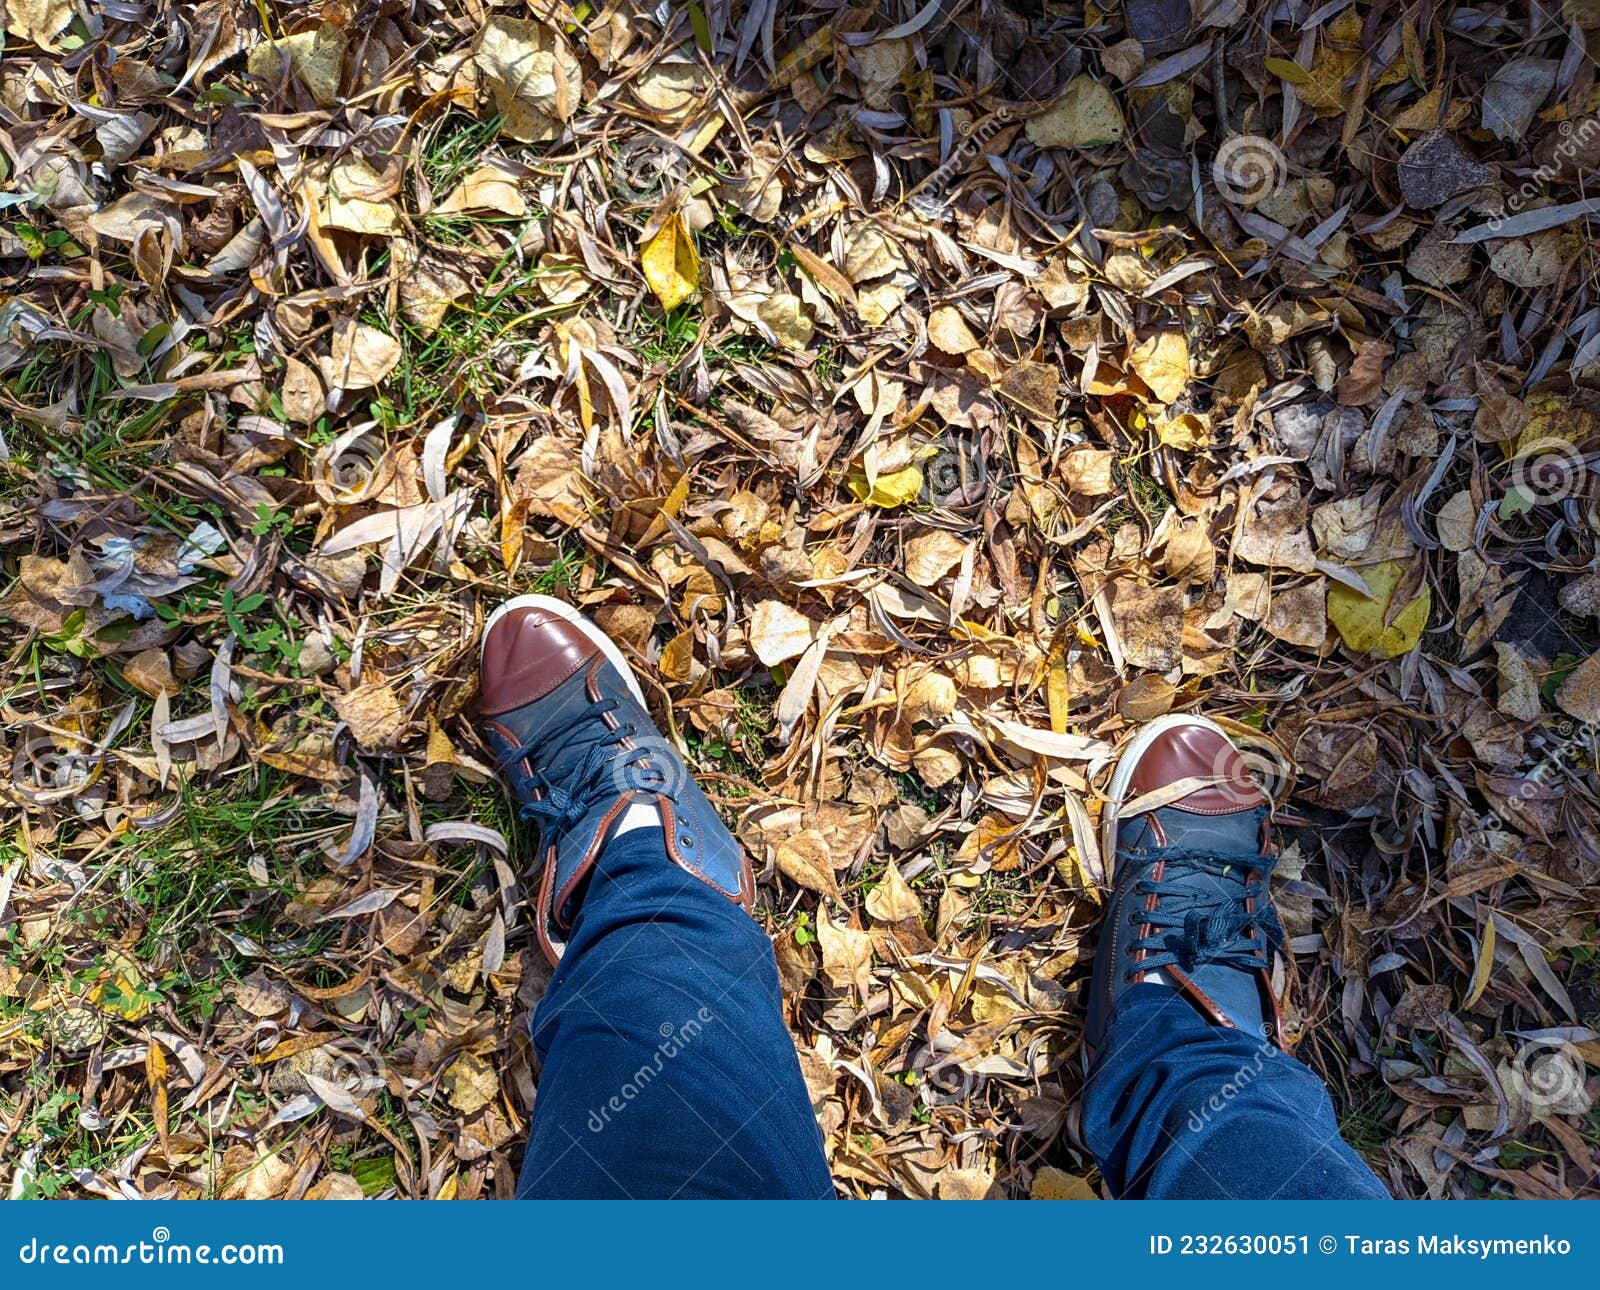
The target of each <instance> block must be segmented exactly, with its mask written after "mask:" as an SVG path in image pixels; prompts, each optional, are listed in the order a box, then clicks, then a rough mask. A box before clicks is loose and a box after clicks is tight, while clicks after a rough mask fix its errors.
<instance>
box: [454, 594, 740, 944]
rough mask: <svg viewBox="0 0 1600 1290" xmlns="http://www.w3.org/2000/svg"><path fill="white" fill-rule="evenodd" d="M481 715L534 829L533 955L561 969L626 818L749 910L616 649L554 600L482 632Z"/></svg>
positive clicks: (723, 843)
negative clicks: (654, 820) (640, 814)
mask: <svg viewBox="0 0 1600 1290" xmlns="http://www.w3.org/2000/svg"><path fill="white" fill-rule="evenodd" d="M478 712H479V720H480V725H481V728H482V730H483V735H484V739H485V742H486V743H487V744H488V746H489V748H490V751H491V752H492V753H493V754H494V756H495V758H496V760H497V761H498V763H499V768H500V770H501V772H502V774H503V775H504V777H505V782H506V787H507V788H508V789H509V791H510V793H511V795H512V797H513V798H514V799H515V801H516V803H517V806H518V810H519V812H520V814H521V815H522V816H523V818H524V819H529V820H532V821H534V822H535V823H536V824H537V825H538V826H539V844H538V845H539V854H540V862H541V865H542V874H541V877H540V882H539V894H538V901H537V910H538V913H537V918H536V923H537V932H538V936H539V942H540V945H541V946H542V947H543V949H544V951H545V954H546V956H547V957H548V958H549V959H550V961H551V962H552V963H555V962H556V961H558V960H559V959H560V957H561V952H562V950H563V949H564V948H565V946H566V942H567V940H568V939H569V937H570V934H571V931H572V925H573V920H574V919H575V917H576V916H577V911H578V907H579V905H580V904H581V903H582V900H583V894H584V892H585V891H586V890H587V887H588V884H589V883H590V882H592V881H593V880H594V878H595V876H596V875H597V874H598V873H601V872H603V871H604V853H605V846H606V843H607V842H608V841H609V840H610V839H611V837H612V836H613V835H614V834H615V833H616V831H617V830H618V827H619V825H622V824H623V817H624V815H625V814H627V813H628V808H629V807H631V806H634V805H643V806H646V807H650V808H653V809H654V811H655V813H656V815H657V816H658V817H659V820H660V824H661V828H662V831H663V835H664V837H665V842H666V851H667V857H668V859H670V860H671V861H672V863H673V864H675V865H677V866H678V867H679V868H681V869H682V870H684V872H685V873H686V874H689V875H692V876H693V877H694V878H696V879H698V880H699V881H701V882H704V883H706V884H707V885H709V886H711V887H713V888H715V889H716V890H718V891H720V892H721V893H722V894H723V895H725V896H726V897H728V899H729V900H732V901H734V902H735V903H737V904H740V905H743V906H744V907H745V908H746V909H749V908H750V907H751V905H752V903H753V901H754V896H755V881H754V877H753V875H752V872H751V869H750V863H749V861H748V860H747V859H746V857H745V854H744V851H743V850H742V848H741V847H740V846H739V844H738V842H737V841H735V840H734V838H733V836H732V834H730V833H729V832H728V830H727V827H726V826H725V825H724V824H723V823H722V820H721V819H720V818H719V817H718V815H717V813H716V810H715V808H714V807H712V805H711V803H710V802H709V801H708V800H707V799H706V797H705V795H704V794H703V793H702V792H701V791H700V789H699V787H698V786H697V785H696V784H695V782H694V780H693V779H692V778H691V777H690V775H689V772H688V768H687V767H685V766H684V764H683V759H682V757H680V756H679V755H678V750H677V749H676V748H674V747H673V745H672V743H671V742H670V741H669V740H667V739H666V738H664V737H663V736H662V734H661V732H660V731H659V730H657V729H656V727H655V725H654V723H653V722H652V721H651V720H650V714H649V712H648V711H647V709H646V707H645V702H644V693H643V691H642V690H641V689H640V688H639V681H638V678H637V677H635V676H634V673H633V669H632V668H631V667H629V666H628V662H627V660H626V659H625V658H624V657H623V654H622V651H621V650H620V649H619V648H618V647H617V644H616V642H615V641H613V640H612V639H611V638H610V637H608V636H607V635H606V634H605V633H604V632H602V631H601V630H600V629H599V628H598V627H597V626H595V624H594V623H592V622H590V621H589V620H588V619H587V618H585V617H584V616H583V615H582V614H580V613H578V611H577V610H575V609H573V608H572V607H571V606H570V605H567V604H564V603H563V602H562V601H559V600H556V599H554V598H553V597H550V596H518V597H516V598H515V599H513V600H509V601H507V602H506V603H505V604H504V605H501V606H500V608H499V609H497V610H495V612H494V613H493V614H491V615H490V617H489V621H488V623H487V624H485V626H484V633H483V659H482V673H481V677H480V680H479V701H478Z"/></svg>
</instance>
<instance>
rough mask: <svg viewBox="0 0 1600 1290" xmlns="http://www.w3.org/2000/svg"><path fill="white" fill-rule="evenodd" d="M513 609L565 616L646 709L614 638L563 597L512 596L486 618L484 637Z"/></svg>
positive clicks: (632, 675)
mask: <svg viewBox="0 0 1600 1290" xmlns="http://www.w3.org/2000/svg"><path fill="white" fill-rule="evenodd" d="M513 609H542V610H544V612H545V613H547V614H554V615H555V616H556V617H557V618H564V619H566V621H567V622H569V623H571V624H572V625H573V626H574V627H576V628H577V629H578V630H579V631H580V632H582V633H583V634H584V635H585V636H587V637H588V638H589V639H590V640H592V641H593V642H594V644H595V648H596V649H598V650H599V651H600V652H601V653H602V654H604V655H605V658H606V662H608V663H610V664H611V666H612V667H614V668H616V669H617V674H618V675H619V676H621V677H622V679H623V680H624V681H626V682H627V683H628V689H630V690H631V691H633V697H634V698H636V699H637V700H639V706H640V707H641V708H648V707H649V705H648V704H647V703H646V702H645V701H644V690H643V689H641V688H640V686H639V678H638V677H637V676H635V675H634V672H633V668H632V667H631V666H630V665H629V663H628V660H627V659H625V658H624V657H623V656H622V651H621V650H620V649H618V648H617V643H616V641H614V640H612V639H611V637H609V636H607V635H606V634H605V633H604V632H603V631H601V630H600V629H599V628H598V627H596V626H595V625H594V624H593V623H591V622H590V621H589V620H588V619H587V618H585V617H584V616H583V615H582V614H580V613H579V612H578V611H577V610H576V609H574V608H573V607H572V606H571V605H569V604H567V603H566V601H564V600H557V599H556V598H555V597H554V596H513V597H512V598H511V599H510V600H508V601H506V603H505V604H503V605H501V606H500V607H499V608H498V609H496V610H495V611H494V613H492V614H490V615H489V621H488V622H486V623H484V625H483V639H484V641H485V642H487V641H488V639H489V633H490V632H491V631H492V630H494V625H495V623H497V622H499V621H500V619H501V618H503V617H504V616H505V615H506V614H509V613H510V612H511V611H512V610H513ZM478 660H479V662H480V663H481V662H482V661H483V648H482V646H480V647H479V649H478Z"/></svg>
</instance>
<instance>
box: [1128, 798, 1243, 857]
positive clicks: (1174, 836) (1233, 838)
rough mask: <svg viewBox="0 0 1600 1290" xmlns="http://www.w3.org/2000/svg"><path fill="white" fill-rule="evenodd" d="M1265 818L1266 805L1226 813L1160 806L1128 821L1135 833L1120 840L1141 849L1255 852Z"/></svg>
mask: <svg viewBox="0 0 1600 1290" xmlns="http://www.w3.org/2000/svg"><path fill="white" fill-rule="evenodd" d="M1266 818H1267V812H1266V808H1265V807H1260V806H1258V807H1255V808H1253V809H1249V810H1242V811H1233V812H1230V813H1229V814H1227V815H1196V814H1194V813H1193V812H1192V811H1183V810H1179V809H1178V808H1176V807H1171V806H1163V807H1159V808H1158V809H1156V810H1154V811H1151V812H1149V813H1148V814H1147V815H1141V816H1135V817H1134V818H1133V819H1131V820H1129V821H1128V826H1131V827H1133V828H1136V829H1137V830H1138V835H1137V836H1126V835H1124V836H1123V839H1122V841H1123V843H1124V845H1131V846H1136V847H1140V848H1150V847H1156V846H1164V847H1175V848H1178V849H1184V848H1187V849H1189V850H1191V851H1221V852H1224V853H1233V852H1240V851H1246V852H1248V851H1256V850H1258V849H1259V848H1260V846H1261V826H1262V824H1263V822H1264V821H1265V820H1266ZM1151 821H1153V822H1154V824H1155V825H1157V826H1158V827H1159V833H1157V832H1156V831H1155V830H1153V829H1152V828H1151V827H1150V825H1151ZM1125 827H1126V826H1125Z"/></svg>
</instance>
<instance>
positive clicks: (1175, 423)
mask: <svg viewBox="0 0 1600 1290" xmlns="http://www.w3.org/2000/svg"><path fill="white" fill-rule="evenodd" d="M1155 427H1156V438H1157V439H1159V440H1160V441H1161V442H1162V443H1163V444H1165V445H1166V446H1167V447H1168V448H1177V449H1179V450H1180V451H1182V452H1200V451H1202V450H1203V449H1205V448H1209V447H1210V446H1211V427H1210V426H1209V425H1207V424H1206V420H1205V418H1204V417H1201V416H1197V415H1196V414H1195V413H1193V412H1180V413H1179V414H1178V415H1177V416H1175V417H1166V416H1162V417H1157V418H1156V422H1155Z"/></svg>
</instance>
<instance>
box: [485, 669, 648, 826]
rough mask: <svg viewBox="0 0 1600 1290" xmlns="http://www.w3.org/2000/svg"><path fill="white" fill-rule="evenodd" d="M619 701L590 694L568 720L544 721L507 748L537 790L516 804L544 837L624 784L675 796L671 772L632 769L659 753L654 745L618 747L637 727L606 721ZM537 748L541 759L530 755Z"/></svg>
mask: <svg viewBox="0 0 1600 1290" xmlns="http://www.w3.org/2000/svg"><path fill="white" fill-rule="evenodd" d="M621 706H622V705H621V703H620V702H619V701H618V700H617V699H614V698H607V699H598V700H595V701H594V702H592V703H590V704H589V705H588V706H587V707H585V708H582V709H580V710H579V711H578V712H576V713H574V714H573V716H572V717H571V719H570V720H568V721H566V722H563V723H561V724H559V725H555V726H547V727H544V728H543V729H541V730H540V731H539V733H538V734H537V735H536V736H535V737H534V738H532V739H530V740H529V741H528V742H527V743H525V744H523V745H522V746H521V747H520V748H518V749H516V751H514V752H513V753H512V754H511V757H510V759H509V761H508V763H507V764H508V765H511V766H515V765H517V763H519V762H520V761H521V760H522V759H523V758H524V757H526V758H528V765H529V766H530V767H531V768H532V774H531V775H530V776H529V781H528V782H529V784H530V785H531V786H532V787H533V788H535V789H537V790H538V791H539V796H538V798H537V799H536V800H531V801H526V802H524V803H523V804H522V808H521V815H522V818H523V819H525V820H533V821H534V822H536V823H537V824H538V825H539V828H540V829H541V830H542V831H543V832H544V834H545V835H546V836H547V837H549V836H554V835H555V834H557V833H559V832H561V831H563V830H565V829H569V828H571V827H572V826H573V825H574V824H576V823H577V822H578V821H579V820H581V819H583V817H584V816H585V815H587V814H588V813H589V812H590V811H591V810H592V809H593V808H594V807H595V806H596V805H598V804H599V803H601V802H605V801H612V800H615V799H616V798H617V797H618V796H619V795H620V794H622V793H625V792H628V791H630V790H634V789H639V790H644V791H648V792H657V793H661V794H663V795H664V796H666V797H668V798H672V799H674V800H676V793H675V792H674V790H673V787H672V783H671V777H670V776H669V775H665V774H663V773H662V772H661V770H660V768H658V767H654V766H652V767H650V768H649V769H650V770H653V771H654V772H655V773H654V774H652V775H645V774H641V773H639V772H636V771H634V768H635V767H637V766H639V765H640V764H641V763H643V762H646V761H648V760H649V759H650V758H651V757H652V756H653V755H654V756H659V755H661V753H660V749H658V748H653V747H643V748H632V749H629V750H628V751H626V752H619V751H618V749H619V747H620V745H621V744H622V742H623V741H624V740H626V739H632V738H633V737H634V736H635V735H637V734H638V733H639V727H638V725H637V723H635V722H632V721H627V720H623V721H619V722H618V723H617V725H616V726H615V727H613V726H612V725H611V724H610V723H609V722H607V721H606V717H607V716H608V715H610V714H611V713H614V712H616V711H618V710H619V709H620V708H621ZM538 753H543V754H544V761H543V762H542V763H541V762H539V761H536V760H535V754H538ZM630 772H631V773H630Z"/></svg>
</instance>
